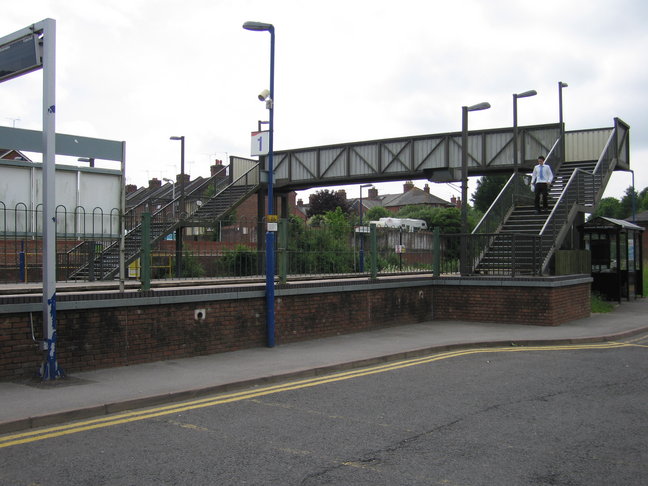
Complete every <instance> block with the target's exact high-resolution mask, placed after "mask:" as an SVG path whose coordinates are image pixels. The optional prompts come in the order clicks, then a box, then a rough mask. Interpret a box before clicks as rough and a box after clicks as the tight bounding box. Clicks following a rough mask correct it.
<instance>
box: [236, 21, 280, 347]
mask: <svg viewBox="0 0 648 486" xmlns="http://www.w3.org/2000/svg"><path fill="white" fill-rule="evenodd" d="M243 28H244V29H245V30H251V31H253V32H269V33H270V90H269V91H267V92H266V91H265V90H264V91H263V92H262V93H261V94H260V95H259V99H260V100H262V101H265V102H266V108H267V109H268V113H269V118H268V131H269V132H270V133H269V134H268V136H269V140H268V166H267V170H268V216H269V217H270V216H273V214H274V201H273V199H274V190H273V184H274V168H273V160H272V155H273V154H272V152H273V138H274V64H275V29H274V25H272V24H266V23H263V22H245V23H244V24H243ZM268 219H270V218H268ZM273 219H274V218H273ZM274 239H275V231H270V230H269V229H268V228H267V227H266V341H267V346H268V347H269V348H273V347H274V346H275V315H274V313H275V309H274V276H275V268H274Z"/></svg>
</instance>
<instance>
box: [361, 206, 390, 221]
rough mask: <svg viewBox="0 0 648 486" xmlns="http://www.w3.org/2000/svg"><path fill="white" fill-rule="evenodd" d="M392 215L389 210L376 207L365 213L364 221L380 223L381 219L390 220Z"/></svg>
mask: <svg viewBox="0 0 648 486" xmlns="http://www.w3.org/2000/svg"><path fill="white" fill-rule="evenodd" d="M391 215H392V213H390V212H389V210H388V209H385V208H384V207H382V206H374V207H373V208H371V209H370V210H369V211H367V212H366V213H365V215H364V216H363V218H362V220H363V221H365V222H368V221H378V220H379V219H380V218H388V217H389V216H391Z"/></svg>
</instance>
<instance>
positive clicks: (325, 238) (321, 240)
mask: <svg viewBox="0 0 648 486" xmlns="http://www.w3.org/2000/svg"><path fill="white" fill-rule="evenodd" d="M312 222H316V223H317V224H316V225H313V224H311V223H312ZM289 228H290V229H289V239H288V250H289V255H290V261H289V272H290V273H310V274H313V273H344V272H351V271H353V252H352V251H351V247H350V241H351V240H350V238H351V237H352V236H351V235H353V229H352V225H351V222H350V221H349V218H348V216H347V215H346V214H344V212H343V211H342V209H341V208H339V207H338V208H336V209H335V211H329V212H326V213H324V214H322V215H316V216H313V217H312V218H311V219H310V222H309V224H308V225H306V224H305V223H304V222H303V221H301V220H299V219H298V218H291V219H290V226H289Z"/></svg>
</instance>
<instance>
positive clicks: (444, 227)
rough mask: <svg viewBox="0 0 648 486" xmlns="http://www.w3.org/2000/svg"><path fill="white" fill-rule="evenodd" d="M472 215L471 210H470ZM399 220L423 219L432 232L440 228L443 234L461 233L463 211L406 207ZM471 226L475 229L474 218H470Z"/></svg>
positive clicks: (399, 213)
mask: <svg viewBox="0 0 648 486" xmlns="http://www.w3.org/2000/svg"><path fill="white" fill-rule="evenodd" d="M468 213H469V215H470V213H471V210H470V208H468ZM396 217H397V218H414V219H422V220H423V221H425V223H426V224H427V226H428V228H429V229H430V230H432V229H433V228H435V227H437V226H438V227H439V228H440V231H441V233H442V234H448V233H460V232H461V211H459V209H457V208H431V207H426V206H406V207H404V208H403V209H401V210H400V211H399V212H398V214H397V215H396ZM468 219H469V221H468V222H469V225H471V226H473V227H474V218H472V221H471V218H470V217H469V218H468Z"/></svg>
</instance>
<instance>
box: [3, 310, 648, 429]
mask: <svg viewBox="0 0 648 486" xmlns="http://www.w3.org/2000/svg"><path fill="white" fill-rule="evenodd" d="M641 333H648V299H646V298H641V299H637V300H634V301H629V302H626V301H624V302H623V303H622V304H621V305H618V306H616V307H615V309H614V310H613V311H612V312H610V313H606V314H592V315H591V316H590V317H588V318H585V319H579V320H576V321H572V322H569V323H567V324H563V325H561V326H557V327H539V326H525V325H513V324H495V323H486V322H465V321H429V322H423V323H420V324H410V325H403V326H398V327H389V328H384V329H378V330H373V331H367V332H360V333H354V334H347V335H341V336H334V337H329V338H322V339H314V340H310V341H303V342H299V343H291V344H284V345H278V346H276V347H274V348H255V349H247V350H241V351H234V352H229V353H221V354H214V355H210V356H199V357H194V358H186V359H175V360H168V361H159V362H155V363H147V364H141V365H133V366H127V367H121V368H109V369H102V370H95V371H87V372H79V373H74V374H73V375H71V376H68V377H66V378H65V379H62V380H57V381H56V382H35V381H34V382H20V383H17V382H0V434H3V433H9V432H16V431H20V430H25V429H30V428H36V427H43V426H49V425H55V424H61V423H65V422H70V421H74V420H81V419H87V418H90V417H98V416H102V415H107V414H110V413H115V412H122V411H124V410H132V409H137V408H145V407H149V406H154V405H160V404H164V403H169V402H174V401H181V400H187V399H192V398H195V397H199V396H206V395H215V394H218V393H223V392H225V391H230V390H232V389H237V388H238V389H240V388H245V387H253V386H257V385H262V384H263V385H266V384H268V383H273V382H279V381H287V380H291V379H296V378H301V377H307V376H316V375H322V374H325V373H331V372H335V371H339V370H343V369H350V368H355V367H362V366H370V365H374V364H377V363H381V362H386V361H393V360H398V359H407V358H413V357H417V356H423V355H426V354H433V353H437V352H444V351H448V350H451V349H461V348H470V347H492V346H510V345H512V344H515V345H520V346H523V345H560V344H576V343H592V342H602V341H611V340H617V339H623V338H626V337H630V336H633V335H636V334H641ZM61 366H62V367H63V368H64V369H65V363H61Z"/></svg>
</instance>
